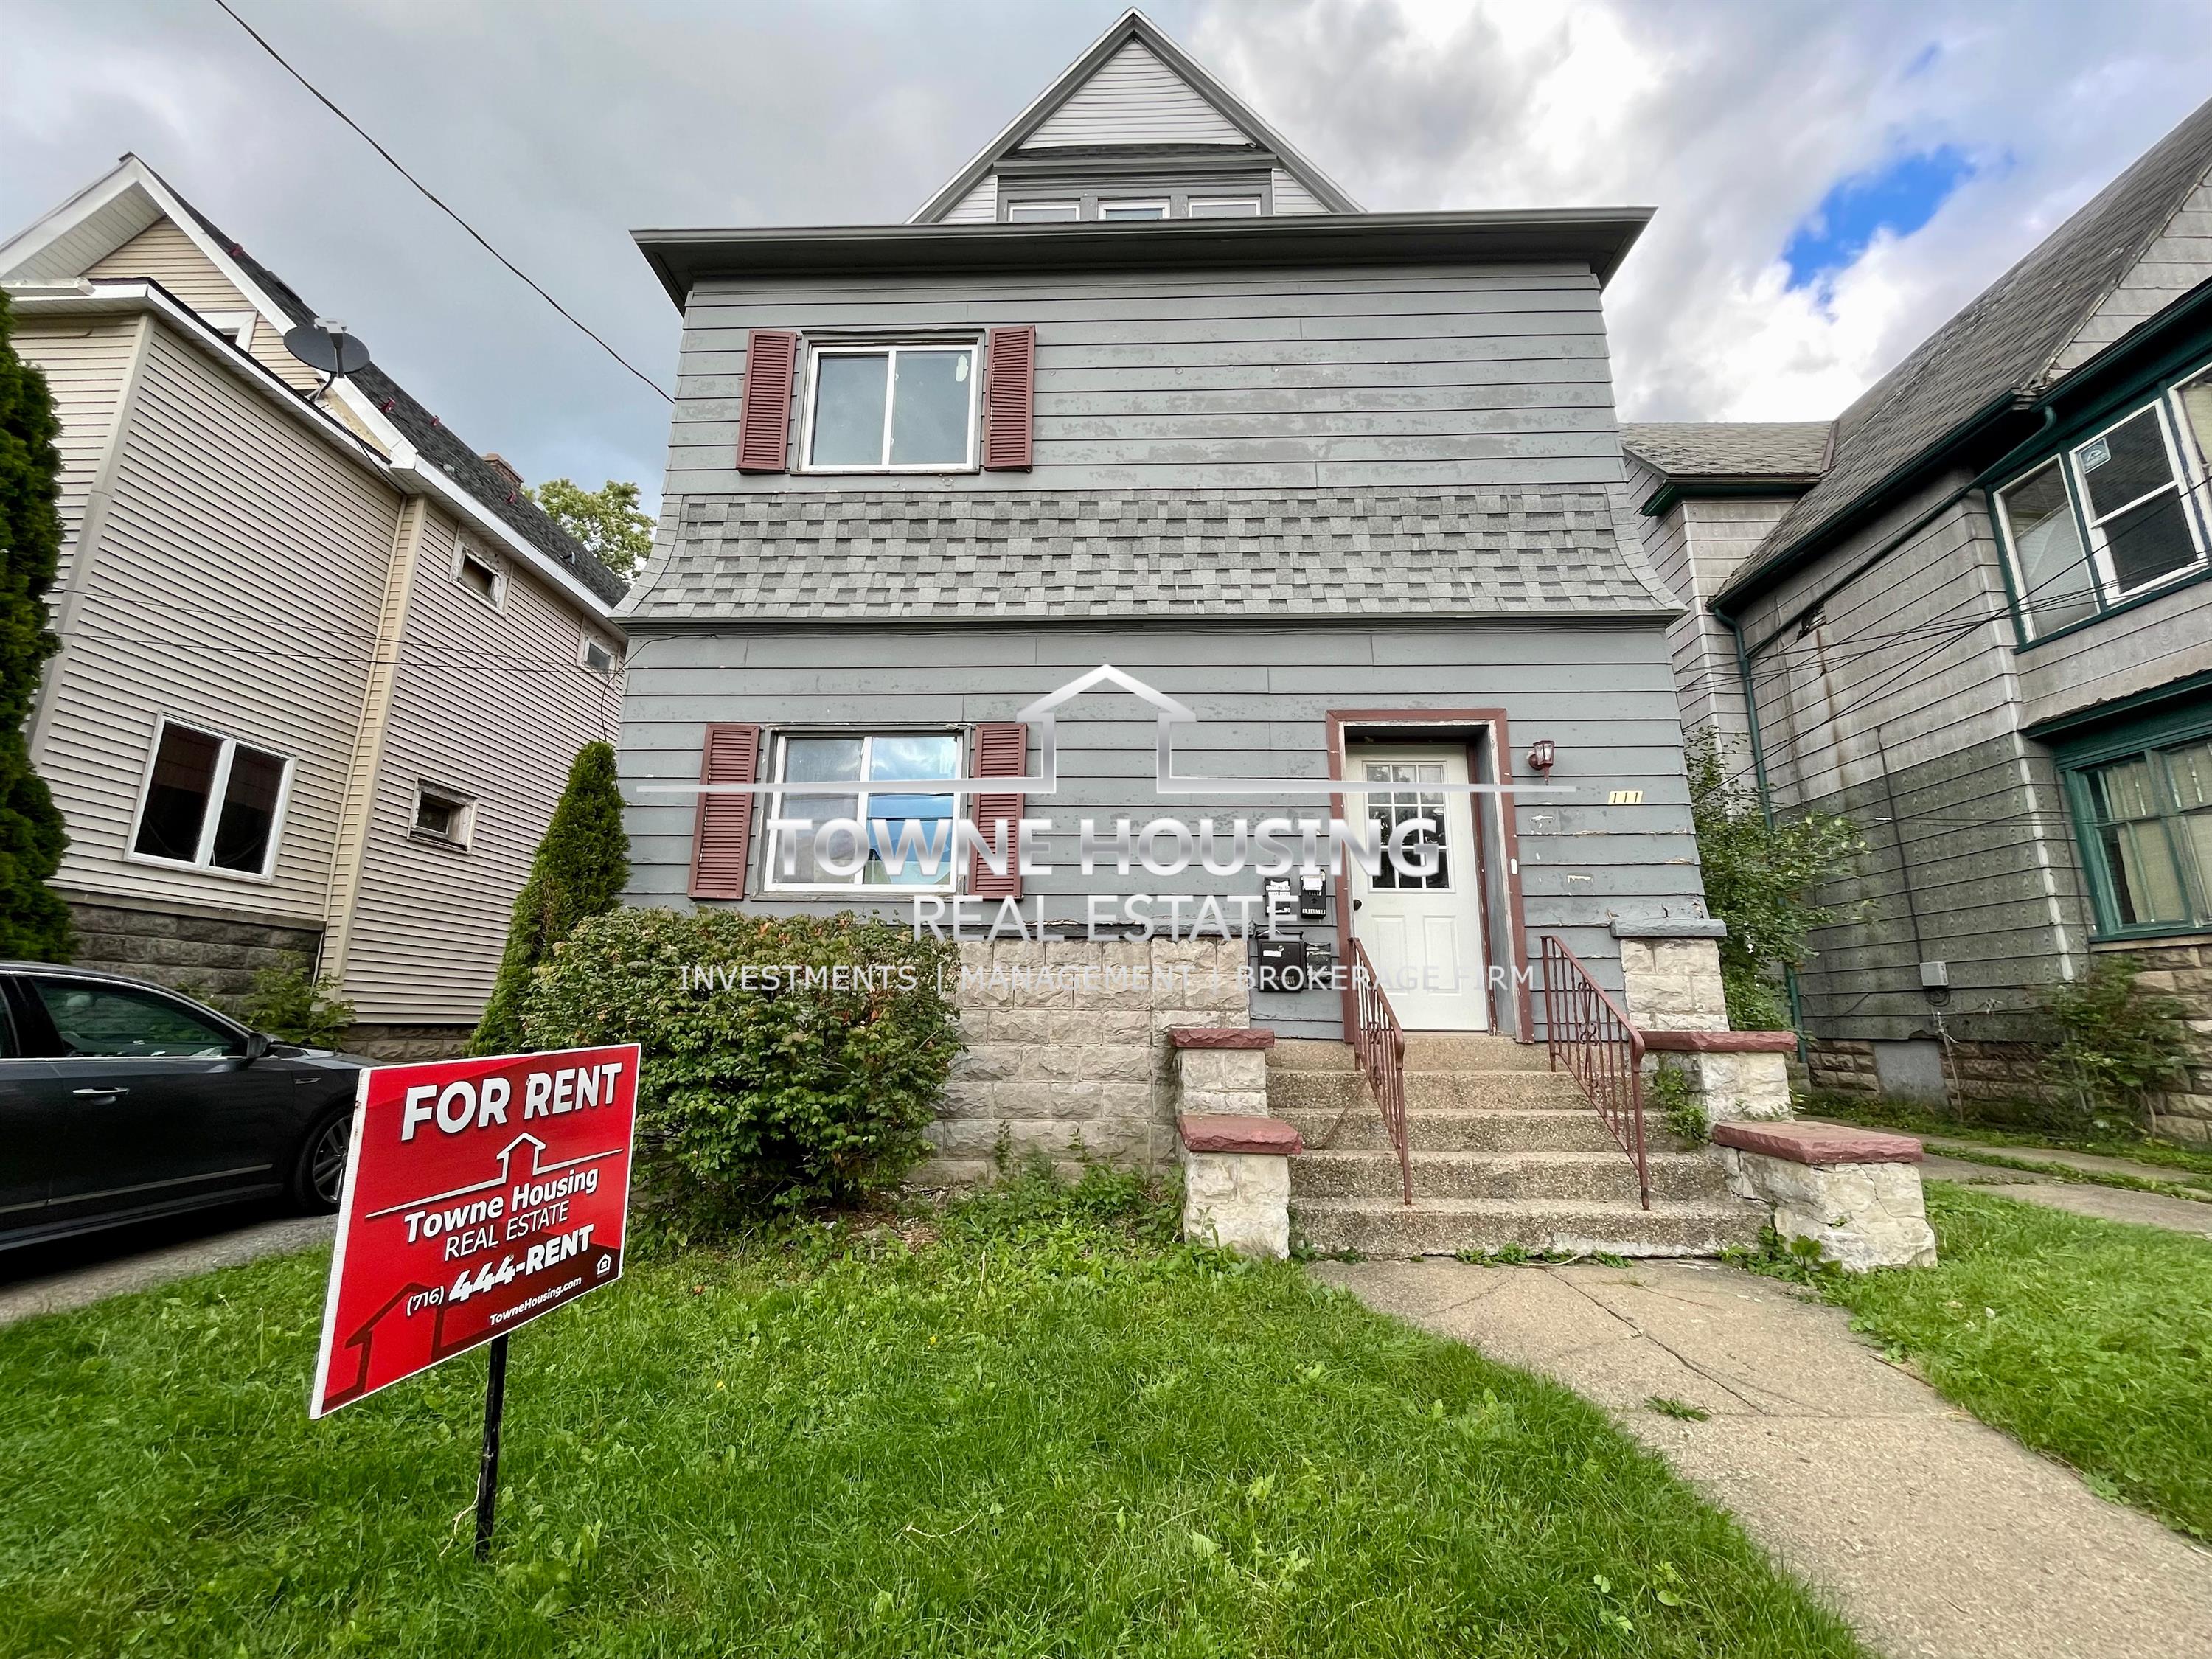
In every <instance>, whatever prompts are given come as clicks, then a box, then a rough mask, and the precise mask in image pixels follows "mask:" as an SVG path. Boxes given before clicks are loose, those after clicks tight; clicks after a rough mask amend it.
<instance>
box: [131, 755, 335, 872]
mask: <svg viewBox="0 0 2212 1659" xmlns="http://www.w3.org/2000/svg"><path fill="white" fill-rule="evenodd" d="M171 726H177V727H179V729H180V730H183V731H186V732H191V733H193V734H194V735H195V736H197V737H203V738H210V739H212V740H213V741H215V742H216V743H217V744H221V745H222V748H221V749H220V750H218V751H217V752H216V759H215V774H214V775H213V776H212V777H210V779H209V780H208V798H207V811H205V812H204V814H203V815H202V817H201V818H200V840H199V846H198V847H197V848H196V849H195V851H194V854H193V856H192V857H191V858H189V859H165V858H161V857H159V856H157V855H156V854H152V853H142V852H140V851H139V850H138V831H139V829H140V828H141V826H142V825H143V823H144V821H145V817H146V803H147V799H148V797H149V795H150V794H151V793H152V791H153V787H154V769H155V767H156V766H158V765H160V764H161V739H162V738H163V737H164V736H166V735H167V732H168V730H169V728H170V727H171ZM241 747H242V748H246V749H251V750H254V751H255V752H256V753H257V754H263V755H270V756H274V757H276V759H278V760H280V761H282V762H283V763H284V771H283V776H281V777H280V778H278V779H277V781H276V806H275V808H274V809H273V810H272V811H271V813H270V824H269V853H268V856H267V857H266V858H265V859H264V860H262V865H261V868H260V869H259V870H258V871H253V870H234V869H231V868H230V867H229V866H227V865H221V864H216V863H214V862H212V860H213V859H214V857H215V836H216V828H217V826H218V825H220V824H221V823H222V799H223V796H224V795H225V794H226V793H228V792H229V789H230V763H231V761H232V759H233V758H234V757H235V756H236V755H237V753H238V751H239V750H240V748H241ZM298 770H299V760H298V757H295V756H292V755H288V754H285V753H284V752H283V750H279V749H276V748H274V747H272V746H271V745H270V744H265V743H255V742H252V741H251V740H250V739H247V738H234V737H232V736H231V735H230V734H229V733H228V732H221V731H218V730H216V728H215V727H214V726H211V725H204V724H202V723H201V722H200V721H198V720H171V719H170V718H169V717H168V716H167V714H156V715H155V717H154V742H153V744H152V746H151V747H150V748H149V749H148V750H147V751H146V765H145V769H144V770H143V771H142V772H141V773H140V774H139V777H138V804H137V806H136V807H134V808H133V809H132V810H131V833H130V836H129V837H128V838H127V839H126V840H125V842H124V843H123V861H124V862H125V864H143V865H148V866H152V867H153V868H155V869H156V870H190V871H192V872H195V873H197V874H199V875H203V876H215V877H218V878H221V879H222V880H224V881H250V882H253V883H255V884H258V885H260V886H264V887H266V886H269V885H271V884H274V883H275V881H276V860H277V858H278V856H279V855H280V854H282V853H283V842H284V820H285V818H286V817H287V816H288V815H289V809H290V807H291V805H292V779H293V777H294V775H295V774H296V773H297V772H298Z"/></svg>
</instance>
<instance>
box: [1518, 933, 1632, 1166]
mask: <svg viewBox="0 0 2212 1659" xmlns="http://www.w3.org/2000/svg"><path fill="white" fill-rule="evenodd" d="M1544 1042H1545V1046H1546V1048H1547V1049H1548V1050H1549V1052H1550V1055H1551V1061H1552V1069H1553V1071H1555V1072H1558V1071H1567V1072H1571V1073H1574V1077H1575V1081H1576V1082H1577V1083H1579V1084H1581V1085H1583V1093H1584V1094H1586V1095H1588V1096H1589V1100H1590V1104H1591V1105H1593V1106H1595V1107H1596V1108H1597V1115H1599V1116H1600V1117H1601V1118H1603V1119H1604V1120H1605V1127H1607V1128H1608V1129H1610V1130H1612V1131H1613V1139H1615V1140H1617V1141H1619V1142H1620V1150H1621V1151H1622V1152H1626V1153H1627V1154H1628V1160H1629V1162H1630V1163H1632V1164H1634V1165H1635V1166H1636V1188H1637V1193H1638V1196H1640V1197H1641V1198H1642V1199H1643V1200H1644V1208H1645V1209H1647V1210H1648V1209H1650V1207H1651V1169H1650V1164H1648V1163H1647V1162H1646V1161H1645V1158H1644V1033H1643V1032H1641V1031H1639V1030H1637V1029H1636V1027H1635V1025H1634V1024H1632V1022H1631V1021H1630V1019H1629V1018H1628V1015H1627V1012H1626V1011H1625V1010H1624V1009H1623V1008H1622V1007H1621V1006H1620V1004H1619V1003H1617V1002H1615V1001H1614V1000H1613V997H1612V995H1611V994H1609V993H1608V992H1607V990H1606V988H1605V987H1603V986H1602V985H1600V984H1599V983H1598V982H1597V981H1595V979H1593V978H1591V977H1590V971H1589V969H1587V968H1585V967H1583V963H1582V958H1581V957H1578V956H1577V955H1576V954H1575V953H1574V952H1573V951H1571V950H1569V949H1568V948H1567V945H1566V942H1565V940H1564V939H1559V937H1558V936H1557V935H1555V934H1551V933H1547V934H1546V935H1545V936H1544Z"/></svg>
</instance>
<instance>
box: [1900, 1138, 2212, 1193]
mask: <svg viewBox="0 0 2212 1659" xmlns="http://www.w3.org/2000/svg"><path fill="white" fill-rule="evenodd" d="M1921 1144H1922V1145H1923V1146H1926V1147H1927V1148H1928V1150H1929V1152H1988V1153H1990V1154H1992V1155H1993V1156H1995V1157H1997V1158H2016V1159H2018V1160H2019V1161H2020V1162H2021V1163H2022V1164H2057V1165H2058V1167H2059V1168H2061V1169H2063V1170H2078V1171H2080V1172H2081V1174H2083V1175H2087V1176H2100V1175H2116V1176H2135V1177H2136V1180H2138V1181H2165V1182H2172V1183H2174V1184H2176V1185H2179V1184H2181V1183H2183V1182H2187V1181H2189V1180H2190V1179H2191V1177H2192V1176H2194V1178H2195V1179H2197V1180H2199V1181H2202V1180H2203V1179H2204V1178H2205V1177H2204V1176H2201V1175H2197V1174H2196V1172H2195V1171H2193V1170H2177V1169H2174V1168H2173V1167H2172V1166H2171V1165H2169V1164H2146V1163H2144V1162H2143V1161H2142V1159H2141V1158H2108V1157H2106V1155H2105V1154H2104V1153H2102V1152H2074V1151H2072V1150H2070V1149H2069V1148H2067V1147H2064V1146H2008V1145H1994V1146H1992V1145H1985V1144H1984V1143H1983V1142H1981V1141H1978V1140H1947V1139H1944V1138H1943V1137H1942V1135H1923V1136H1922V1137H1921ZM2205 1197H2206V1198H2208V1199H2212V1190H2208V1191H2207V1192H2206V1193H2205Z"/></svg>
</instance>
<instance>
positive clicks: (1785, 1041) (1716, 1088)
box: [1644, 1031, 1797, 1123]
mask: <svg viewBox="0 0 2212 1659" xmlns="http://www.w3.org/2000/svg"><path fill="white" fill-rule="evenodd" d="M1644 1048H1645V1052H1644V1067H1645V1072H1646V1074H1647V1075H1650V1073H1654V1072H1656V1071H1658V1070H1659V1069H1661V1068H1662V1067H1663V1068H1665V1069H1667V1070H1669V1071H1675V1072H1679V1073H1681V1075H1682V1076H1683V1078H1684V1079H1686V1081H1687V1082H1688V1084H1689V1085H1690V1097H1691V1098H1692V1100H1694V1101H1696V1102H1697V1103H1698V1104H1699V1105H1700V1106H1702V1107H1704V1108H1705V1115H1706V1117H1707V1118H1708V1119H1710V1120H1711V1121H1713V1122H1715V1123H1720V1122H1724V1121H1729V1120H1730V1119H1739V1118H1741V1119H1755V1120H1762V1121H1764V1120H1771V1119H1776V1118H1785V1117H1788V1116H1789V1115H1790V1060H1791V1059H1792V1058H1793V1057H1794V1056H1795V1055H1796V1052H1797V1036H1796V1032H1794V1031H1646V1032H1645V1033H1644Z"/></svg>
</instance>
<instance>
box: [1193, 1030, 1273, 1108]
mask: <svg viewBox="0 0 2212 1659" xmlns="http://www.w3.org/2000/svg"><path fill="white" fill-rule="evenodd" d="M1168 1042H1169V1045H1170V1048H1171V1049H1172V1050H1173V1052H1174V1054H1175V1067H1176V1111H1177V1112H1179V1113H1181V1114H1182V1115H1184V1116H1192V1115H1197V1114H1200V1113H1214V1114H1219V1115H1226V1116H1230V1117H1265V1116H1267V1050H1268V1049H1270V1048H1273V1047H1274V1046H1275V1034H1274V1033H1273V1031H1271V1030H1267V1028H1266V1027H1265V1026H1260V1027H1256V1028H1255V1027H1253V1026H1249V1025H1216V1026H1205V1025H1179V1026H1176V1028H1175V1029H1174V1030H1170V1032H1169V1033H1168Z"/></svg>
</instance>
